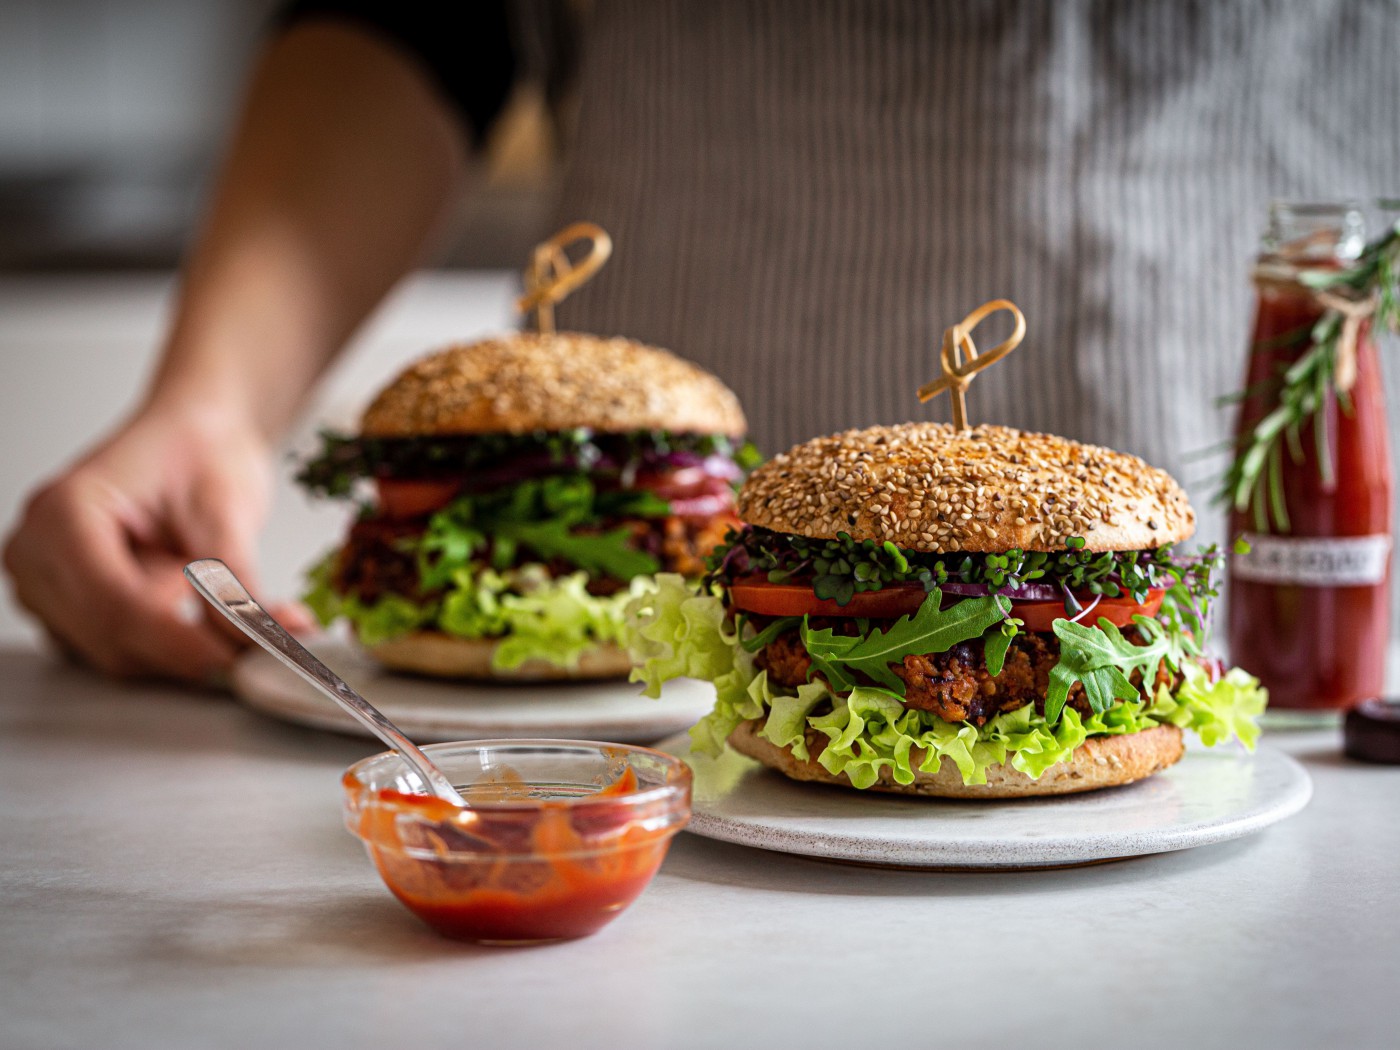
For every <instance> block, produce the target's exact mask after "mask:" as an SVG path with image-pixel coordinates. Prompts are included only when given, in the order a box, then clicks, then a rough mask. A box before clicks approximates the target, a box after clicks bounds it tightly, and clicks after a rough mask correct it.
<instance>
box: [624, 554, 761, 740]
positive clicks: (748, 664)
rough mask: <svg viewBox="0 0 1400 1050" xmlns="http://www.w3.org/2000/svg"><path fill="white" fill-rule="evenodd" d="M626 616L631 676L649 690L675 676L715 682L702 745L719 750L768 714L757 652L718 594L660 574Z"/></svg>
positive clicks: (642, 588)
mask: <svg viewBox="0 0 1400 1050" xmlns="http://www.w3.org/2000/svg"><path fill="white" fill-rule="evenodd" d="M624 618H625V621H626V623H627V647H628V650H629V652H630V653H631V655H632V661H633V663H634V664H635V665H636V666H635V667H633V668H632V673H631V676H630V680H631V681H633V682H644V683H645V684H646V688H645V689H644V690H643V693H644V695H646V696H650V697H658V696H660V695H661V687H662V685H664V684H665V683H666V682H669V681H670V680H672V679H674V678H698V679H700V680H701V681H706V682H712V683H713V684H714V687H715V706H714V710H712V711H711V712H710V714H709V715H707V716H706V717H705V718H703V719H701V720H700V722H699V723H697V724H696V725H695V727H694V728H692V729H691V731H690V736H691V740H692V741H693V742H694V744H695V746H696V748H697V749H699V750H701V751H703V752H705V753H707V754H711V755H718V754H719V753H720V751H721V750H723V748H724V744H725V741H726V740H728V739H729V734H730V733H732V732H733V731H734V727H735V726H737V725H738V724H739V723H740V722H743V721H745V720H747V719H750V718H758V717H760V716H761V715H762V713H763V711H764V706H763V701H762V699H761V693H760V694H759V695H754V694H752V693H751V692H750V686H752V685H754V682H755V679H756V678H757V677H758V674H757V671H756V670H755V668H754V663H753V656H752V654H750V653H749V652H747V651H746V650H745V649H744V647H743V646H742V645H741V644H739V636H738V634H737V632H731V631H729V630H728V629H727V628H726V627H725V624H724V621H725V612H724V605H723V603H722V602H720V600H719V599H718V598H716V597H715V596H714V595H713V594H696V593H695V591H694V590H693V584H691V583H690V582H689V581H688V580H686V578H685V577H684V576H681V575H679V574H677V573H673V572H663V573H659V574H658V575H656V576H654V577H650V578H647V579H645V580H644V582H643V583H641V584H640V585H639V586H638V593H637V594H636V595H634V596H633V597H632V599H631V600H630V601H629V602H628V604H627V606H626V609H625V610H624ZM765 682H766V676H765ZM759 688H760V690H761V688H762V687H761V686H760V687H759Z"/></svg>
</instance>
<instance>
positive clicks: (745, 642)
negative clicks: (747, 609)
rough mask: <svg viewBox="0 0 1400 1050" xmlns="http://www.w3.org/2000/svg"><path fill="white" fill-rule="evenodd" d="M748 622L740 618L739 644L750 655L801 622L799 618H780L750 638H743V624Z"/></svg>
mask: <svg viewBox="0 0 1400 1050" xmlns="http://www.w3.org/2000/svg"><path fill="white" fill-rule="evenodd" d="M747 622H748V619H747V617H745V618H742V619H741V621H740V623H739V625H738V626H739V639H740V641H739V644H740V645H742V646H743V647H744V648H745V649H746V650H748V651H749V652H751V653H756V652H758V651H759V650H760V649H762V648H763V647H764V646H766V645H767V644H768V643H769V642H771V641H773V640H774V639H775V638H777V637H778V636H779V635H780V634H784V633H786V632H787V631H790V630H792V629H793V628H794V627H796V626H797V625H798V624H800V623H801V622H802V617H800V616H780V617H778V619H776V620H774V621H773V622H772V623H770V624H769V625H768V626H767V627H765V628H764V629H763V630H761V631H759V632H758V633H757V634H755V635H754V636H753V637H752V638H745V637H744V624H745V623H747Z"/></svg>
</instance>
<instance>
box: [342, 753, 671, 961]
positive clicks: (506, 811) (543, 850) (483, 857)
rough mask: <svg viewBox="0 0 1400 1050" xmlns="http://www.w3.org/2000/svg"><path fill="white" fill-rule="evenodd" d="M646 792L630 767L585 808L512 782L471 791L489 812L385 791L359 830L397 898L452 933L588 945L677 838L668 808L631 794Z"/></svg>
mask: <svg viewBox="0 0 1400 1050" xmlns="http://www.w3.org/2000/svg"><path fill="white" fill-rule="evenodd" d="M637 790H638V784H637V776H636V773H635V772H634V771H633V770H631V769H627V770H626V771H624V772H623V773H622V775H621V776H620V777H618V779H617V780H615V781H614V782H613V783H611V784H609V785H608V786H607V787H605V788H603V789H601V790H600V791H598V792H597V793H595V794H592V795H589V796H588V802H587V804H586V805H583V806H579V805H571V804H570V803H569V802H568V801H564V800H550V799H539V798H535V797H532V795H531V792H532V788H531V786H530V785H528V784H524V783H522V782H520V781H519V779H518V778H512V777H510V776H509V775H507V776H506V777H504V778H502V779H499V780H496V781H493V782H490V783H485V784H480V783H479V784H475V785H472V786H471V787H469V788H467V789H465V790H464V795H465V797H466V799H467V802H468V804H469V805H471V804H475V805H477V806H480V807H482V808H479V809H471V810H461V809H458V808H457V807H455V806H453V805H452V804H450V803H448V802H445V801H443V800H441V799H438V798H433V797H429V796H424V795H410V794H404V793H402V792H399V791H394V790H381V791H379V792H377V793H376V796H375V801H376V803H378V804H374V805H368V806H365V807H364V809H363V811H362V812H361V817H360V827H359V829H358V831H359V834H360V837H361V838H362V839H364V841H365V844H366V846H367V847H368V849H369V852H370V856H371V857H372V858H373V860H374V863H375V866H376V867H377V868H378V869H379V873H380V875H381V876H382V877H383V879H384V883H385V885H387V886H388V887H389V889H390V891H391V892H392V893H393V894H394V896H395V897H397V898H398V899H399V900H400V901H401V902H402V903H403V904H404V905H405V906H406V907H407V908H408V909H409V910H410V911H412V912H413V913H414V914H415V915H417V916H418V917H419V918H420V919H422V920H423V921H424V922H425V923H427V924H428V925H429V926H431V927H432V928H433V929H434V930H436V931H437V932H438V933H440V934H442V935H444V936H446V937H453V938H459V939H462V940H472V941H484V942H495V943H525V942H533V941H548V940H560V939H565V938H573V937H583V936H585V935H587V934H590V933H593V932H595V931H596V930H598V929H599V928H601V927H602V926H604V925H605V924H606V923H608V922H609V921H610V920H611V919H613V918H614V917H615V916H616V915H617V914H618V913H619V912H621V911H622V910H623V909H624V908H626V907H627V905H629V904H630V903H631V902H632V901H633V900H635V899H636V898H637V896H638V895H639V894H641V892H642V890H644V889H645V888H646V886H647V884H648V883H649V882H650V881H651V879H652V876H653V875H655V874H656V870H657V868H658V867H660V865H661V862H662V860H663V859H664V858H665V856H666V850H667V847H668V846H669V844H670V839H671V837H672V835H674V834H675V832H676V831H677V830H678V825H677V824H676V823H675V822H674V821H673V820H667V819H659V818H660V817H661V816H662V810H663V809H664V808H665V806H666V805H667V804H666V803H664V802H658V803H657V804H656V805H655V806H648V805H641V806H639V805H638V804H637V799H636V798H635V797H632V798H628V797H627V796H629V795H633V796H635V793H636V791H637ZM606 799H616V802H615V803H614V804H609V803H608V802H607V801H605V800H606Z"/></svg>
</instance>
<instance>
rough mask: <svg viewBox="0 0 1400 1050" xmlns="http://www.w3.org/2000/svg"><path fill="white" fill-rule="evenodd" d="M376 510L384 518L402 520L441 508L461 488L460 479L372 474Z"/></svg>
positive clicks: (421, 515)
mask: <svg viewBox="0 0 1400 1050" xmlns="http://www.w3.org/2000/svg"><path fill="white" fill-rule="evenodd" d="M374 484H375V488H376V489H377V490H378V493H379V512H380V514H382V515H383V516H384V517H386V518H392V519H394V520H397V521H403V520H405V519H407V518H422V517H426V516H427V515H429V514H431V513H433V512H434V511H436V510H441V509H442V508H443V507H445V506H447V505H448V504H449V503H451V502H452V501H453V500H454V499H456V497H457V493H458V492H460V491H461V490H462V483H461V482H460V481H451V480H449V481H409V480H405V479H403V478H375V481H374Z"/></svg>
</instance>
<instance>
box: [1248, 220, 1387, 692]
mask: <svg viewBox="0 0 1400 1050" xmlns="http://www.w3.org/2000/svg"><path fill="white" fill-rule="evenodd" d="M1362 240H1363V232H1362V221H1361V215H1360V213H1359V211H1357V210H1356V209H1355V208H1354V207H1351V206H1347V205H1282V204H1279V205H1275V206H1274V208H1273V211H1272V214H1271V222H1270V230H1269V232H1268V234H1266V236H1265V239H1264V246H1263V251H1262V253H1261V255H1260V258H1259V264H1258V266H1257V267H1256V270H1255V284H1256V285H1257V288H1258V313H1257V316H1256V319H1255V323H1254V336H1253V340H1252V342H1251V347H1250V357H1249V366H1248V369H1247V371H1246V376H1245V384H1246V390H1247V391H1253V393H1252V394H1250V395H1249V396H1246V397H1245V399H1244V400H1243V401H1242V403H1241V405H1240V412H1239V418H1238V421H1237V425H1236V429H1235V433H1236V436H1237V437H1238V436H1241V435H1244V434H1246V433H1248V432H1249V431H1250V430H1252V429H1253V427H1254V425H1255V424H1256V423H1258V422H1259V420H1261V419H1262V418H1263V417H1264V416H1265V415H1266V414H1267V413H1268V412H1269V411H1271V410H1272V409H1273V408H1274V407H1275V406H1276V405H1277V404H1278V378H1277V377H1278V376H1279V375H1280V374H1281V371H1282V370H1283V369H1286V368H1287V367H1288V366H1289V365H1291V364H1293V363H1294V362H1295V361H1297V360H1298V359H1299V357H1301V356H1302V355H1303V354H1304V353H1306V352H1307V351H1308V350H1309V349H1310V348H1311V347H1312V345H1313V342H1312V338H1311V330H1312V326H1313V324H1314V323H1315V322H1316V321H1317V320H1318V319H1319V318H1320V317H1321V316H1322V315H1323V313H1324V312H1325V310H1326V309H1327V307H1326V306H1325V305H1324V304H1323V303H1322V302H1320V301H1319V300H1318V298H1317V295H1316V294H1315V293H1314V292H1313V291H1312V290H1311V289H1309V288H1307V287H1305V286H1304V285H1303V284H1301V283H1299V282H1298V281H1297V280H1296V276H1297V273H1298V271H1299V270H1300V269H1325V268H1335V267H1338V266H1344V265H1346V264H1347V263H1348V262H1349V261H1350V259H1352V258H1354V257H1355V256H1356V254H1357V252H1358V251H1359V250H1360V248H1361V246H1362ZM1343 381H1344V382H1345V380H1343ZM1348 396H1349V397H1350V401H1351V408H1350V411H1348V410H1347V409H1346V408H1344V407H1342V406H1341V405H1339V404H1338V399H1337V396H1336V394H1335V393H1334V392H1333V391H1332V390H1331V389H1330V388H1329V390H1328V391H1327V393H1326V396H1325V398H1324V402H1323V403H1324V405H1325V408H1324V410H1323V411H1322V412H1321V413H1320V414H1319V415H1318V416H1316V417H1314V419H1315V420H1316V421H1317V422H1318V423H1320V425H1322V426H1324V427H1325V428H1326V429H1325V431H1324V433H1323V435H1322V436H1325V438H1326V441H1325V443H1324V444H1321V445H1320V443H1319V441H1318V438H1319V435H1318V434H1317V432H1316V430H1315V425H1316V424H1315V422H1314V419H1310V420H1308V421H1307V422H1305V423H1304V424H1303V425H1302V427H1301V428H1300V431H1299V434H1298V437H1299V439H1300V440H1299V441H1298V442H1297V444H1296V446H1293V447H1290V446H1289V445H1288V444H1285V445H1284V447H1283V451H1282V454H1281V456H1280V462H1279V468H1278V477H1279V480H1281V482H1282V485H1281V488H1282V495H1283V505H1284V509H1285V512H1286V513H1285V515H1283V518H1284V519H1285V520H1283V521H1280V520H1278V518H1279V516H1278V515H1276V514H1274V513H1268V512H1267V509H1266V508H1265V507H1264V506H1261V507H1260V508H1251V509H1249V510H1246V511H1244V512H1239V511H1235V512H1234V513H1233V514H1232V516H1231V521H1230V527H1231V534H1232V536H1234V535H1241V534H1243V536H1244V538H1245V539H1246V540H1247V542H1248V543H1249V544H1250V548H1251V549H1250V551H1249V553H1247V554H1234V555H1232V556H1231V559H1230V567H1229V638H1230V656H1231V659H1232V660H1233V662H1235V663H1236V664H1238V665H1240V666H1241V667H1243V668H1244V669H1245V670H1247V671H1249V672H1250V673H1251V674H1254V675H1257V676H1258V677H1259V679H1260V680H1261V681H1262V682H1263V684H1264V685H1265V686H1266V687H1267V688H1268V690H1269V706H1270V708H1271V709H1288V710H1294V711H1311V712H1316V713H1321V712H1329V711H1335V710H1339V709H1343V708H1349V707H1351V706H1353V705H1355V704H1356V703H1358V702H1359V701H1361V700H1363V699H1365V698H1367V697H1372V696H1377V695H1379V694H1380V693H1381V692H1382V689H1383V686H1384V680H1385V656H1386V645H1387V642H1388V640H1389V627H1390V602H1389V586H1390V548H1391V469H1390V440H1389V433H1388V430H1387V426H1386V411H1385V400H1384V395H1383V392H1382V388H1381V374H1380V364H1379V362H1378V360H1377V354H1376V344H1375V341H1374V339H1373V338H1372V335H1371V331H1370V324H1369V323H1368V322H1362V325H1361V328H1360V331H1359V333H1358V337H1357V340H1356V356H1355V379H1354V381H1353V382H1352V385H1351V388H1350V390H1349V392H1348ZM1266 473H1267V472H1266ZM1263 483H1264V482H1262V481H1261V484H1263ZM1261 517H1262V518H1263V519H1264V520H1261Z"/></svg>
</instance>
